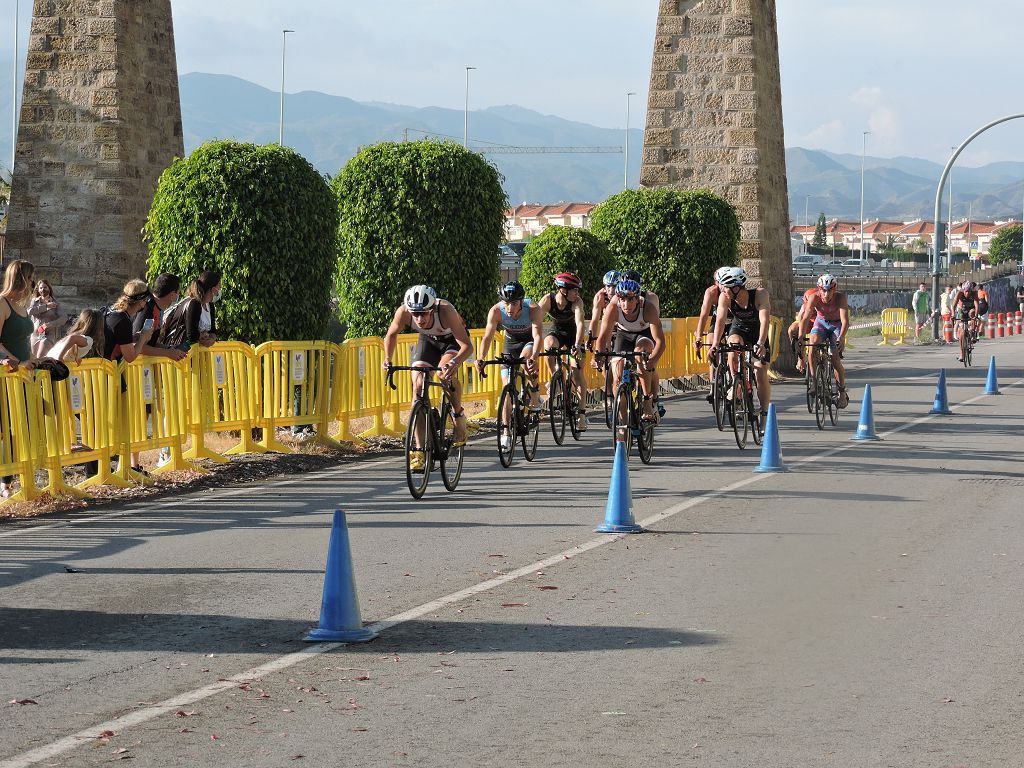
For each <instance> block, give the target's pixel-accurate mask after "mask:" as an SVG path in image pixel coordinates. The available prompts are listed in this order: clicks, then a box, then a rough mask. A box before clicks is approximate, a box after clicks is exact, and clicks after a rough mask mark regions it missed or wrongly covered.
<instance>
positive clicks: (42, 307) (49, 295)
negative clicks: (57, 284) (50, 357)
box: [28, 280, 60, 357]
mask: <svg viewBox="0 0 1024 768" xmlns="http://www.w3.org/2000/svg"><path fill="white" fill-rule="evenodd" d="M28 314H29V317H31V318H32V323H33V325H34V326H35V333H34V339H33V342H32V354H33V355H34V356H35V357H42V356H43V355H45V354H46V350H48V349H49V348H50V347H51V346H53V343H54V342H55V341H56V340H57V332H58V331H59V330H60V328H59V326H58V324H57V320H58V318H59V317H60V304H59V303H57V300H56V299H55V298H54V297H53V287H52V286H51V285H50V284H49V283H48V282H47V281H46V280H40V281H39V282H38V283H36V289H35V295H34V296H33V298H32V303H31V304H29V306H28Z"/></svg>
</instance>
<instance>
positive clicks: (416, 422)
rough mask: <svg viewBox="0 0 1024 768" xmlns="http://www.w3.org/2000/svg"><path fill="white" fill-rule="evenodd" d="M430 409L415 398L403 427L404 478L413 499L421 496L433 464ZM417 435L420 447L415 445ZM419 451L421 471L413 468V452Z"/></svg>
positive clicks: (432, 427) (425, 488) (432, 426)
mask: <svg viewBox="0 0 1024 768" xmlns="http://www.w3.org/2000/svg"><path fill="white" fill-rule="evenodd" d="M432 421H433V420H432V419H431V418H430V409H429V408H428V407H427V404H426V403H424V402H422V401H419V400H417V401H416V402H415V403H413V406H412V410H411V411H410V412H409V423H408V425H406V428H405V479H406V481H407V482H408V483H409V493H411V494H412V497H413V498H414V499H420V498H422V497H423V493H424V492H425V491H426V490H427V481H429V480H430V470H431V469H432V468H433V465H434V448H433V445H432V442H433V437H432V432H433V429H434V425H433V424H432V423H431V422H432ZM417 435H419V437H420V442H421V447H420V448H417V447H416V436H417ZM416 452H419V453H420V454H422V456H423V471H422V472H419V471H417V470H414V469H413V466H412V464H413V458H412V457H413V454H414V453H416Z"/></svg>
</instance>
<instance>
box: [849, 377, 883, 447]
mask: <svg viewBox="0 0 1024 768" xmlns="http://www.w3.org/2000/svg"><path fill="white" fill-rule="evenodd" d="M850 439H851V440H881V439H882V438H880V437H879V436H878V435H876V434H875V414H874V413H873V412H872V410H871V385H870V384H865V385H864V399H863V400H861V401H860V422H859V423H858V424H857V431H856V432H854V433H853V437H851V438H850Z"/></svg>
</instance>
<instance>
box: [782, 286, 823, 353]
mask: <svg viewBox="0 0 1024 768" xmlns="http://www.w3.org/2000/svg"><path fill="white" fill-rule="evenodd" d="M817 292H818V289H817V288H808V289H807V290H806V291H804V295H803V296H802V297H801V299H800V311H799V312H797V314H796V320H794V321H793V322H792V323H790V324H789V329H788V330H787V333H788V334H789V338H790V343H791V344H792V345H793V348H794V349H795V350H796V351H797V357H796V369H797V371H799V372H800V373H803V372H804V364H805V355H804V336H806V335H807V331H808V329H809V328H810V327H811V322H812V321H813V319H814V317H813V315H810V314H808V312H809V307H810V306H811V301H812V300H813V299H814V294H816V293H817Z"/></svg>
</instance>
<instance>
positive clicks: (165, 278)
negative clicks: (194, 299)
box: [132, 272, 186, 360]
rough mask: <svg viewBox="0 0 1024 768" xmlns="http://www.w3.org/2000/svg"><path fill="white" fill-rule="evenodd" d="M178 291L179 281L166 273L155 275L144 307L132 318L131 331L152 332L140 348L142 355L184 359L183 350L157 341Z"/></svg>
mask: <svg viewBox="0 0 1024 768" xmlns="http://www.w3.org/2000/svg"><path fill="white" fill-rule="evenodd" d="M180 291H181V281H180V280H179V279H178V278H177V277H175V276H174V275H172V274H170V273H168V272H163V273H161V274H159V275H157V277H156V279H155V280H154V281H153V286H152V289H151V290H150V296H149V298H148V299H147V300H146V306H145V307H143V308H142V311H141V312H139V313H138V314H137V315H135V317H133V318H132V329H133V330H134V332H135V333H140V332H141V331H142V330H144V329H146V330H151V331H152V335H151V336H150V338H149V341H147V342H146V343H145V344H144V345H143V347H142V354H144V355H149V356H151V357H166V358H170V359H171V360H181V359H182V358H183V357H185V354H186V353H185V350H183V349H178V348H177V347H173V346H169V345H167V344H163V343H161V342H160V341H159V339H160V326H161V323H162V322H163V319H164V316H165V315H166V314H168V313H169V311H170V310H171V309H172V308H173V307H174V306H175V305H176V304H177V303H178V295H179V292H180Z"/></svg>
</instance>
